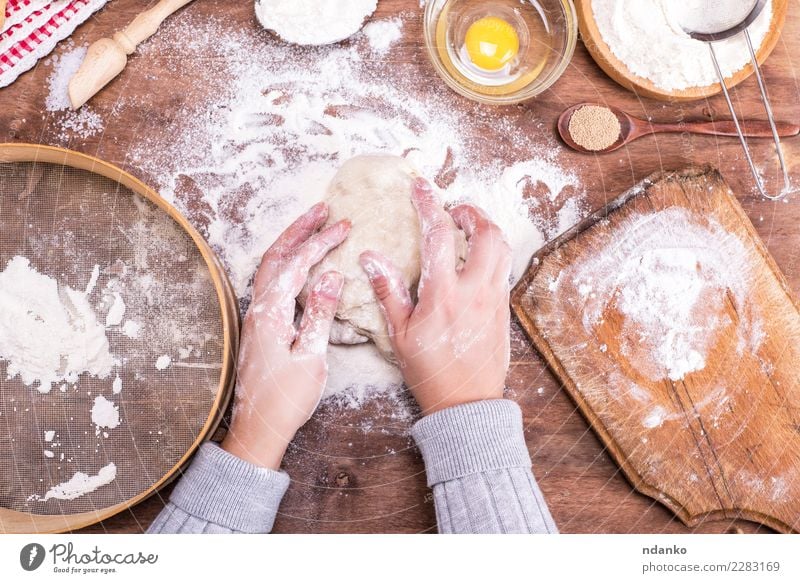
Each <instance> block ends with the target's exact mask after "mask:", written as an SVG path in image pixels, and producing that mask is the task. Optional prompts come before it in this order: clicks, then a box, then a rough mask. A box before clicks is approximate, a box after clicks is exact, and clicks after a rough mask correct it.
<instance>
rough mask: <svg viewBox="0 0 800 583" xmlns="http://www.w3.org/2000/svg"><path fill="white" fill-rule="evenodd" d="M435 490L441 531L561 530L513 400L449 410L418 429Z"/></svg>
mask: <svg viewBox="0 0 800 583" xmlns="http://www.w3.org/2000/svg"><path fill="white" fill-rule="evenodd" d="M412 435H413V436H414V439H415V441H416V442H417V445H418V446H419V448H420V450H422V456H423V458H424V460H425V469H426V472H427V475H428V486H430V487H432V488H433V497H434V503H435V505H436V520H437V522H438V524H439V532H440V533H555V532H558V530H557V528H556V525H555V523H554V522H553V518H552V516H550V511H549V510H548V508H547V504H546V503H545V501H544V498H543V497H542V493H541V491H540V490H539V486H538V485H537V484H536V480H535V479H534V477H533V473H532V472H531V458H530V455H529V454H528V448H527V446H526V445H525V436H524V434H523V428H522V412H521V411H520V408H519V406H518V405H517V404H516V403H514V402H513V401H508V400H505V399H498V400H491V401H479V402H475V403H468V404H465V405H460V406H457V407H451V408H449V409H443V410H442V411H438V412H436V413H433V414H431V415H429V416H427V417H424V418H422V419H421V420H420V421H418V422H417V423H416V424H415V425H414V427H413V429H412Z"/></svg>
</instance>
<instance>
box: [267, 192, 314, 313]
mask: <svg viewBox="0 0 800 583" xmlns="http://www.w3.org/2000/svg"><path fill="white" fill-rule="evenodd" d="M327 219H328V206H327V205H326V204H325V203H323V202H320V203H318V204H315V205H314V206H313V207H311V208H310V209H309V210H308V211H306V212H305V213H304V214H303V215H301V216H300V217H299V218H298V219H297V220H296V221H295V222H293V223H292V224H291V225H290V226H289V227H288V228H287V229H286V230H285V231H284V232H283V233H281V235H280V236H279V237H278V238H277V239H276V240H275V242H274V243H273V244H272V246H271V247H270V248H269V249H268V250H267V251H266V253H264V255H263V257H262V258H261V265H260V267H259V268H258V273H256V278H255V283H254V286H253V292H254V297H256V294H257V292H258V291H259V290H264V289H266V287H267V284H268V283H269V282H270V281H272V280H273V279H274V278H275V277H276V276H277V275H278V271H279V270H280V268H281V266H282V264H283V263H285V262H286V260H287V257H289V256H291V254H292V253H294V251H295V250H296V249H297V248H298V247H299V246H300V245H302V244H303V243H305V242H306V241H307V240H308V238H309V237H311V235H313V234H314V233H316V232H317V230H318V229H319V228H320V227H321V226H322V225H323V224H325V221H326V220H327Z"/></svg>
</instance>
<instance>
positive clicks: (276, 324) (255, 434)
mask: <svg viewBox="0 0 800 583" xmlns="http://www.w3.org/2000/svg"><path fill="white" fill-rule="evenodd" d="M327 217H328V208H327V206H326V205H324V204H322V203H320V204H318V205H316V206H314V207H313V208H312V209H311V210H310V211H308V212H307V213H306V214H304V215H303V216H301V217H300V218H299V219H297V221H295V222H294V223H293V224H292V225H291V226H290V227H289V228H288V229H287V230H286V231H284V233H283V234H282V235H281V236H280V237H279V238H278V240H277V241H276V242H275V243H274V244H273V245H272V247H270V249H269V250H268V251H267V252H266V253H265V254H264V257H263V259H262V261H261V266H260V267H259V269H258V273H257V274H256V278H255V284H254V287H253V303H252V304H251V305H250V309H249V310H248V312H247V316H246V317H245V321H244V329H243V332H242V345H241V350H240V354H239V369H238V379H239V380H238V385H237V388H236V401H235V405H234V412H233V420H232V422H231V427H230V431H229V432H228V435H227V436H226V437H225V440H224V441H223V442H222V447H223V449H225V450H227V451H228V452H230V453H232V454H233V455H235V456H237V457H239V458H242V459H244V460H245V461H248V462H250V463H253V464H256V465H258V466H262V467H266V468H271V469H276V470H277V469H278V468H279V467H280V464H281V460H282V459H283V455H284V453H285V452H286V448H287V446H288V445H289V442H290V441H291V440H292V438H293V437H294V435H295V433H296V432H297V430H298V429H299V428H300V427H301V426H303V425H304V424H305V422H306V421H308V419H309V418H310V417H311V415H312V414H313V413H314V410H315V409H316V408H317V405H318V404H319V401H320V399H321V397H322V392H323V390H324V389H325V382H326V380H327V375H328V369H327V362H326V354H327V348H328V337H329V335H330V329H331V324H332V322H333V317H334V315H335V313H336V307H337V305H338V303H339V296H340V295H341V291H342V285H343V278H342V276H341V274H339V273H336V272H327V273H324V274H323V275H322V276H321V277H320V278H319V280H318V281H317V282H316V283H315V284H314V287H313V289H312V292H311V293H310V294H309V296H308V300H307V302H306V308H305V312H304V313H303V318H302V321H301V323H300V326H299V329H296V327H295V325H294V316H295V308H296V298H297V296H298V294H299V293H300V291H301V290H302V289H303V287H304V286H305V284H306V281H307V280H308V274H309V271H310V270H311V268H312V267H313V266H314V265H316V264H317V263H319V262H320V261H321V260H322V259H323V258H324V257H325V255H327V254H328V252H329V251H331V250H332V249H334V248H335V247H337V246H338V245H339V244H340V243H341V242H342V241H344V239H345V238H346V237H347V234H348V233H349V232H350V224H349V222H347V221H341V222H339V223H336V224H334V225H331V226H330V227H327V228H326V229H324V230H322V231H319V232H317V230H318V229H319V228H320V227H321V226H322V225H323V224H324V223H325V221H326V219H327Z"/></svg>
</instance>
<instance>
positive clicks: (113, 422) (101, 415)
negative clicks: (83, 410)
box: [92, 395, 119, 435]
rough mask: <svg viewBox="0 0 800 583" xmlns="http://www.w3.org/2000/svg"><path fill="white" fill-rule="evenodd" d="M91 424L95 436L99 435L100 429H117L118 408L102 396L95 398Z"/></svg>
mask: <svg viewBox="0 0 800 583" xmlns="http://www.w3.org/2000/svg"><path fill="white" fill-rule="evenodd" d="M92 423H94V425H95V435H100V431H101V430H102V429H114V428H116V427H119V407H117V406H116V405H114V403H113V402H111V401H109V400H108V399H106V398H105V397H104V396H102V395H99V396H97V397H95V398H94V406H93V407H92Z"/></svg>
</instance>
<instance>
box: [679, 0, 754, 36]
mask: <svg viewBox="0 0 800 583" xmlns="http://www.w3.org/2000/svg"><path fill="white" fill-rule="evenodd" d="M764 5H765V3H764V2H763V1H759V0H684V1H683V3H681V4H680V5H676V7H675V8H674V9H675V10H677V11H678V12H679V13H680V18H679V20H680V24H681V26H682V28H683V29H684V30H686V31H688V32H690V33H700V34H720V33H724V32H725V31H728V30H732V29H734V28H735V27H737V26H739V25H740V24H742V23H743V22H745V20H747V19H748V18H751V21H752V19H755V17H756V16H758V14H759V13H760V12H761V10H762V9H763V8H764ZM756 10H757V11H756ZM754 11H755V13H754Z"/></svg>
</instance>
